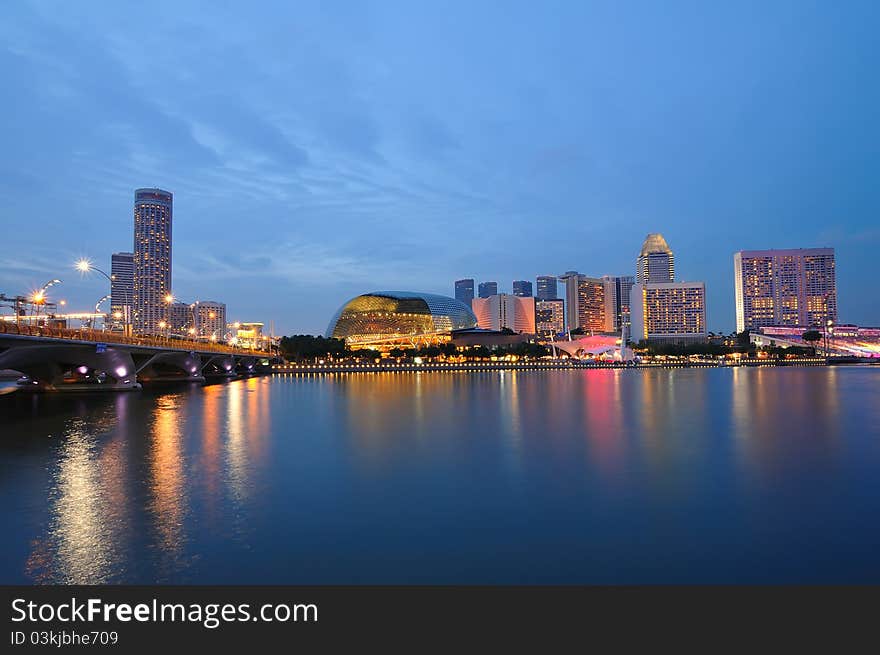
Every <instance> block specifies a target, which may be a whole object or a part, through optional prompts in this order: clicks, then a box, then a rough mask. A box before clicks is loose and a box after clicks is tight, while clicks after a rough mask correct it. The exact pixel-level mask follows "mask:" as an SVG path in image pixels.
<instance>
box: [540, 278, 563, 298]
mask: <svg viewBox="0 0 880 655" xmlns="http://www.w3.org/2000/svg"><path fill="white" fill-rule="evenodd" d="M536 283H537V284H536V287H535V298H537V299H538V300H556V299H557V298H558V297H559V296H558V295H557V283H558V280H557V279H556V276H555V275H539V276H538V279H537V280H536Z"/></svg>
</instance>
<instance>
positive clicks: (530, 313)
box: [473, 293, 535, 334]
mask: <svg viewBox="0 0 880 655" xmlns="http://www.w3.org/2000/svg"><path fill="white" fill-rule="evenodd" d="M473 309H474V314H475V315H476V317H477V325H478V326H479V327H481V328H483V329H484V330H502V329H504V328H508V329H510V330H513V331H514V332H521V333H526V334H535V300H534V298H523V297H521V296H511V295H509V294H506V293H501V294H497V295H494V296H489V297H488V298H475V299H474V301H473Z"/></svg>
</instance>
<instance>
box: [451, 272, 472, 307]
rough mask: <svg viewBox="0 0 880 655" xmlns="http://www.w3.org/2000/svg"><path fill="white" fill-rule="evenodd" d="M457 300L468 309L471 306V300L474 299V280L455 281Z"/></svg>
mask: <svg viewBox="0 0 880 655" xmlns="http://www.w3.org/2000/svg"><path fill="white" fill-rule="evenodd" d="M455 299H456V300H457V301H458V302H460V303H463V304H465V305H467V306H468V307H470V306H471V300H473V299H474V279H473V278H465V279H463V280H456V281H455Z"/></svg>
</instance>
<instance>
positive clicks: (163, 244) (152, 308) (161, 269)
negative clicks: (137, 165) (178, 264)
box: [133, 189, 172, 334]
mask: <svg viewBox="0 0 880 655" xmlns="http://www.w3.org/2000/svg"><path fill="white" fill-rule="evenodd" d="M171 209H172V196H171V193H169V192H168V191H163V190H162V189H137V190H136V191H135V192H134V280H133V289H134V292H133V304H134V329H135V332H137V333H139V334H152V333H155V332H158V331H160V328H159V323H160V322H162V321H166V322H167V320H168V302H167V300H166V296H168V295H170V294H171V213H172V212H171Z"/></svg>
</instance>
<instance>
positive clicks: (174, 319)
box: [168, 302, 195, 336]
mask: <svg viewBox="0 0 880 655" xmlns="http://www.w3.org/2000/svg"><path fill="white" fill-rule="evenodd" d="M190 328H195V323H194V321H193V308H192V307H190V306H189V305H188V304H186V303H185V302H173V303H171V304H170V305H169V306H168V329H169V330H170V331H171V333H172V334H183V335H187V336H189V335H191V334H194V331H193V332H192V333H191V332H189V330H190Z"/></svg>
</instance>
